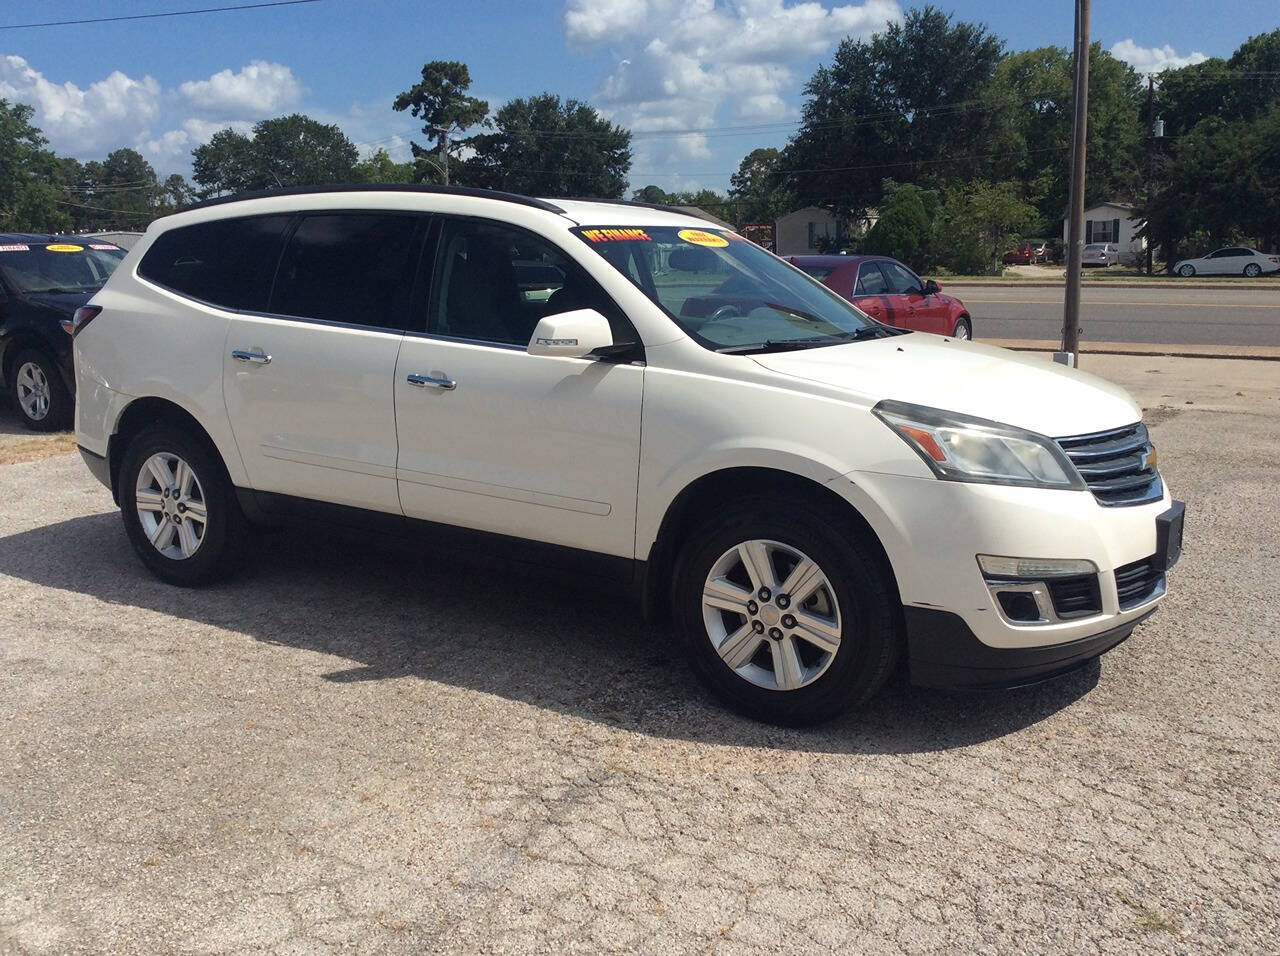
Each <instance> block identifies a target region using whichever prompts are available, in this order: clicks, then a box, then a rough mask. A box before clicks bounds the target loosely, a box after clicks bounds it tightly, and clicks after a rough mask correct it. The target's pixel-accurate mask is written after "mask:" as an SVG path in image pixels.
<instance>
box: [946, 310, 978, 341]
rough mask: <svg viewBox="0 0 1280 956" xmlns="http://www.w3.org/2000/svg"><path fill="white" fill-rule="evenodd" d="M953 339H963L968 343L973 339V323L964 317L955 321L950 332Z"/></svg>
mask: <svg viewBox="0 0 1280 956" xmlns="http://www.w3.org/2000/svg"><path fill="white" fill-rule="evenodd" d="M951 337H952V338H953V339H965V340H966V341H970V340H972V339H973V323H972V322H970V321H969V319H968V318H967V317H965V316H961V317H960V318H958V319H956V326H955V328H954V329H952V330H951Z"/></svg>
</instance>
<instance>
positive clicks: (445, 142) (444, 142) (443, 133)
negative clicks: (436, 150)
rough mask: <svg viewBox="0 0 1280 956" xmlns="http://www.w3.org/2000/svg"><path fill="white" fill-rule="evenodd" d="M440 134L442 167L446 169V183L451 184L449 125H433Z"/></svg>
mask: <svg viewBox="0 0 1280 956" xmlns="http://www.w3.org/2000/svg"><path fill="white" fill-rule="evenodd" d="M431 128H432V129H433V130H435V131H436V132H437V133H439V134H440V167H441V169H442V170H443V171H444V184H445V185H446V186H448V185H449V127H448V126H433V127H431Z"/></svg>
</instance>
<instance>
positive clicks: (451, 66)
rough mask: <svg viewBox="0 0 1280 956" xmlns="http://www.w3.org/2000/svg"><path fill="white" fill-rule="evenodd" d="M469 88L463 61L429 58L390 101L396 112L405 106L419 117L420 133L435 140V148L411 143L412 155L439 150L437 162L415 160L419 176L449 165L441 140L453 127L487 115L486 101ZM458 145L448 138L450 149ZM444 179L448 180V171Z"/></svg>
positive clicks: (463, 126) (466, 125)
mask: <svg viewBox="0 0 1280 956" xmlns="http://www.w3.org/2000/svg"><path fill="white" fill-rule="evenodd" d="M470 88H471V73H470V72H469V71H468V70H467V65H466V64H465V63H459V62H458V61H457V60H432V61H431V62H430V63H424V64H423V66H422V79H421V80H420V81H419V82H417V83H415V84H414V85H413V86H411V87H409V89H407V90H405V91H404V92H403V93H401V94H399V95H398V96H397V97H396V98H395V101H394V102H393V103H392V104H391V108H392V109H394V110H396V111H397V112H403V111H404V110H408V111H409V113H410V115H412V116H414V117H417V118H418V119H420V120H422V132H423V134H424V135H425V136H426V137H427V139H428V140H429V141H431V142H433V143H435V144H436V145H435V148H434V149H430V150H429V149H424V148H423V147H421V146H419V145H418V144H417V143H410V144H409V146H410V149H412V150H413V156H414V159H415V160H421V159H427V158H428V157H429V154H430V153H432V152H435V153H438V154H440V155H439V156H438V159H439V160H440V165H437V164H435V163H419V164H417V177H418V179H419V180H423V179H433V178H434V171H435V170H436V169H440V168H442V167H443V169H444V170H447V169H448V163H449V157H448V156H447V155H444V154H445V152H446V151H445V149H444V143H445V142H446V141H447V138H448V137H449V136H450V135H452V133H453V131H455V130H465V129H467V128H469V127H472V126H475V125H476V124H478V123H480V122H481V121H483V120H484V118H485V116H487V115H488V113H489V104H488V103H486V102H485V101H484V100H480V99H476V98H475V97H474V96H470V95H468V93H467V90H469V89H470ZM446 131H447V132H446ZM457 148H458V145H457V143H456V142H451V143H450V146H449V152H450V153H452V152H454V151H456V150H457ZM445 181H446V182H447V181H448V177H447V175H446V176H445Z"/></svg>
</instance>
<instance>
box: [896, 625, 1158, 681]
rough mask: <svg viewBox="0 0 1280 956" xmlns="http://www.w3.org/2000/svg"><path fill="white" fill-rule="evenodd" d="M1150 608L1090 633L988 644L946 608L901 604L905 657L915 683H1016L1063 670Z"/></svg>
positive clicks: (1109, 642) (1111, 643) (1109, 644)
mask: <svg viewBox="0 0 1280 956" xmlns="http://www.w3.org/2000/svg"><path fill="white" fill-rule="evenodd" d="M1154 613H1155V608H1151V609H1150V610H1148V611H1145V612H1143V613H1142V614H1141V615H1139V616H1138V617H1136V618H1134V619H1132V620H1129V621H1125V622H1124V623H1122V624H1117V625H1115V626H1113V627H1110V628H1108V629H1107V630H1105V631H1103V632H1102V633H1100V634H1094V635H1093V636H1091V637H1085V638H1080V639H1078V640H1074V641H1068V642H1067V643H1065V644H1049V645H1046V646H1042V647H991V646H989V645H987V644H984V643H982V641H980V640H978V638H977V637H976V636H975V635H974V633H973V631H971V630H970V629H969V626H968V625H967V624H965V622H964V618H962V617H960V616H959V615H958V614H952V613H951V612H950V611H940V610H935V609H933V608H922V607H907V608H903V615H904V617H905V619H906V625H907V648H908V650H907V660H908V666H909V668H910V673H911V682H912V683H913V684H916V685H917V686H919V687H939V688H947V689H952V690H987V689H992V688H998V687H1019V686H1022V685H1024V684H1034V683H1037V682H1039V681H1043V680H1049V679H1051V678H1054V677H1059V676H1061V675H1062V674H1066V673H1069V672H1070V671H1073V670H1076V669H1077V668H1079V667H1082V666H1084V665H1085V664H1087V663H1088V662H1089V661H1091V660H1093V659H1094V658H1095V657H1098V656H1099V655H1101V654H1104V653H1106V652H1107V651H1109V650H1111V648H1113V647H1115V646H1116V645H1117V644H1119V643H1121V642H1122V641H1124V640H1125V639H1126V638H1127V637H1128V636H1129V635H1130V634H1131V633H1132V632H1133V629H1134V628H1135V627H1137V625H1138V624H1140V623H1142V622H1143V621H1145V620H1146V619H1147V618H1148V617H1150V616H1151V615H1152V614H1154Z"/></svg>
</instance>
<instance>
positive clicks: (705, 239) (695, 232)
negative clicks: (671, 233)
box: [676, 229, 729, 249]
mask: <svg viewBox="0 0 1280 956" xmlns="http://www.w3.org/2000/svg"><path fill="white" fill-rule="evenodd" d="M676 235H677V236H678V237H679V238H681V239H683V240H684V241H685V242H689V243H692V244H693V245H695V246H709V247H710V248H712V249H723V248H724V247H725V246H727V245H728V244H729V240H728V239H726V238H725V237H724V236H718V235H716V234H715V233H714V232H704V231H703V230H701V229H681V230H680V231H679V232H677V233H676Z"/></svg>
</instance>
